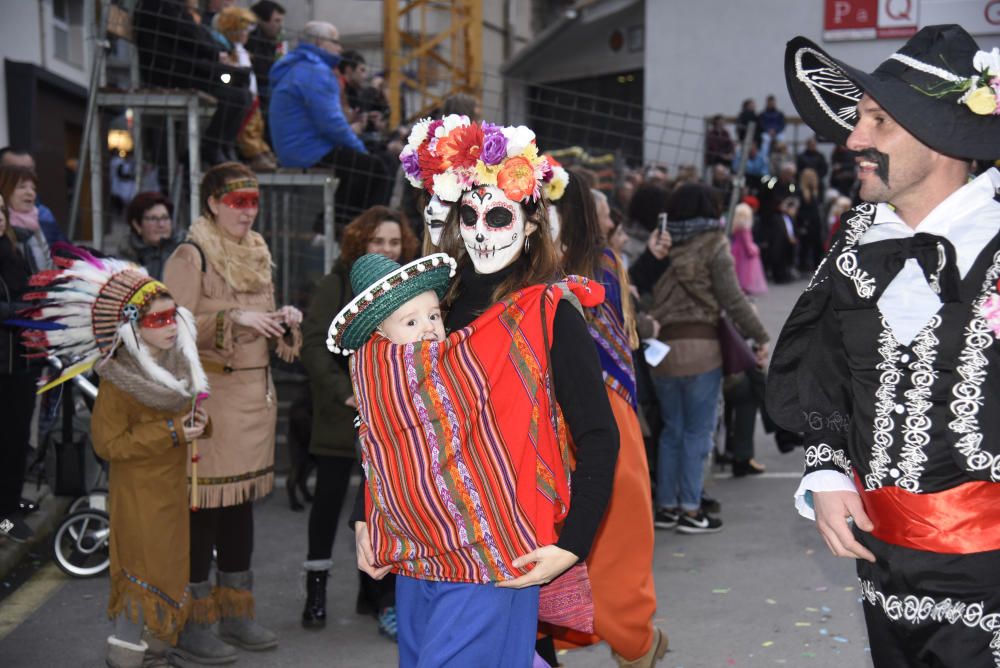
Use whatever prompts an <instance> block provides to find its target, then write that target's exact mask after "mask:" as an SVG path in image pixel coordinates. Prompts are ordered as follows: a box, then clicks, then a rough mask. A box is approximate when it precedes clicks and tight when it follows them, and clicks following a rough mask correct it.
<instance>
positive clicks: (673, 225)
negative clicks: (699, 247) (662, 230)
mask: <svg viewBox="0 0 1000 668" xmlns="http://www.w3.org/2000/svg"><path fill="white" fill-rule="evenodd" d="M723 228H724V225H723V223H722V220H721V219H719V218H688V219H687V220H670V221H667V231H668V232H670V238H671V239H672V240H673V242H674V243H675V244H682V243H684V242H685V241H688V240H690V239H693V238H694V237H696V236H698V235H699V234H702V233H703V232H717V231H719V230H721V229H723Z"/></svg>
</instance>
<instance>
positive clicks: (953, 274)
mask: <svg viewBox="0 0 1000 668" xmlns="http://www.w3.org/2000/svg"><path fill="white" fill-rule="evenodd" d="M898 243H899V246H898V250H897V251H896V252H894V253H891V254H890V256H889V258H888V261H889V269H890V271H891V272H892V275H893V276H895V275H896V274H898V273H899V271H900V270H901V269H902V268H903V265H904V264H905V263H906V261H907V260H909V259H910V258H913V259H915V260H916V261H917V263H918V264H919V265H920V269H921V270H923V272H924V278H926V279H927V285H929V286H930V288H931V290H933V291H934V294H936V295H937V296H938V298H939V299H940V300H941V301H942V302H943V303H947V302H957V301H959V286H960V284H961V280H962V278H961V276H960V275H959V273H958V264H957V262H956V259H955V247H954V246H952V245H951V242H950V241H948V240H947V239H945V238H944V237H940V236H938V235H936V234H927V233H926V232H918V233H916V234H914V235H913V236H912V237H909V238H907V239H899V240H898Z"/></svg>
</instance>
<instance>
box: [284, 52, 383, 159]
mask: <svg viewBox="0 0 1000 668" xmlns="http://www.w3.org/2000/svg"><path fill="white" fill-rule="evenodd" d="M339 62H340V56H335V55H333V54H330V53H327V52H326V51H323V50H322V49H320V48H319V47H318V46H315V45H313V44H299V46H298V47H297V48H296V49H295V50H294V51H292V52H291V53H289V54H288V55H287V56H285V57H284V58H282V59H281V60H279V61H278V62H276V63H275V64H274V67H272V68H271V72H270V78H271V100H270V102H269V108H268V109H269V110H268V121H269V124H270V131H271V146H272V147H274V152H275V153H276V154H277V155H278V162H279V163H281V165H282V166H283V167H312V166H313V165H315V164H317V163H318V162H319V161H320V160H321V159H322V158H323V156H325V155H326V154H327V153H329V152H330V151H332V150H333V149H335V148H338V147H344V148H348V149H351V150H352V151H357V152H359V153H365V152H366V151H365V146H364V144H363V143H362V142H361V140H360V139H359V138H358V136H357V135H356V134H354V130H352V129H351V126H350V124H349V123H348V122H347V118H345V117H344V111H343V109H342V108H341V106H340V94H341V91H340V85H339V83H338V82H337V75H336V74H335V72H334V69H335V68H336V67H337V63H339Z"/></svg>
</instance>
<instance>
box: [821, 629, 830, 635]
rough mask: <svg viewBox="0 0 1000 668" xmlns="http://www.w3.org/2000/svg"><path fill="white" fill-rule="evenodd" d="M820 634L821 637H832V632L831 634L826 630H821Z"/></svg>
mask: <svg viewBox="0 0 1000 668" xmlns="http://www.w3.org/2000/svg"><path fill="white" fill-rule="evenodd" d="M819 634H820V635H821V636H826V635H830V632H829V631H827V630H826V629H820V630H819Z"/></svg>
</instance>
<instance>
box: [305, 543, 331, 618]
mask: <svg viewBox="0 0 1000 668" xmlns="http://www.w3.org/2000/svg"><path fill="white" fill-rule="evenodd" d="M304 565H305V569H306V607H305V608H304V609H303V610H302V626H303V627H304V628H307V629H321V628H323V627H324V626H326V577H327V575H328V574H329V572H330V571H329V568H330V566H331V562H330V560H329V559H316V560H314V561H307V562H306V563H305V564H304Z"/></svg>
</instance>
